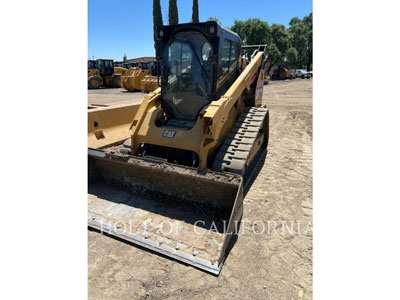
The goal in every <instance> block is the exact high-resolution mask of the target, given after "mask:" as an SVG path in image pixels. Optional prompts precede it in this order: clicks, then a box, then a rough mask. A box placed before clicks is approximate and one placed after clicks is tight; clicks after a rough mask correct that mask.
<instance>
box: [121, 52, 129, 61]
mask: <svg viewBox="0 0 400 300" xmlns="http://www.w3.org/2000/svg"><path fill="white" fill-rule="evenodd" d="M122 60H123V62H126V61H127V60H128V59H127V58H126V54H124V57H123V58H122Z"/></svg>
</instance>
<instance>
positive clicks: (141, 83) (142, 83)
mask: <svg viewBox="0 0 400 300" xmlns="http://www.w3.org/2000/svg"><path fill="white" fill-rule="evenodd" d="M135 64H136V67H132V68H130V69H129V70H128V71H127V72H126V73H125V75H124V76H122V77H121V87H123V88H124V89H125V90H127V91H129V92H135V91H142V92H144V93H149V92H152V91H154V90H155V89H156V88H157V87H158V82H157V68H156V66H155V64H154V62H152V61H149V62H138V63H135Z"/></svg>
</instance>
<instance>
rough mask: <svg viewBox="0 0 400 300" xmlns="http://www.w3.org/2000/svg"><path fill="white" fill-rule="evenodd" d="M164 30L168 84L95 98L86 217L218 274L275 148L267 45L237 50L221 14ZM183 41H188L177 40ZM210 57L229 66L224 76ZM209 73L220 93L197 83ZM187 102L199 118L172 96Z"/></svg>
mask: <svg viewBox="0 0 400 300" xmlns="http://www.w3.org/2000/svg"><path fill="white" fill-rule="evenodd" d="M164 30H165V31H164ZM199 32H202V33H201V35H200V33H199ZM196 35H197V36H196ZM157 36H158V37H159V38H160V39H161V40H162V47H161V48H163V49H165V52H164V53H166V54H165V55H166V57H165V60H164V62H163V63H164V65H163V72H164V73H162V75H163V78H162V80H163V81H162V82H163V85H162V87H157V88H156V89H155V90H153V91H151V92H150V93H149V94H148V95H147V96H146V97H145V98H144V99H143V101H142V103H141V104H139V105H120V106H110V107H96V106H92V107H89V111H88V146H89V149H88V163H89V166H88V170H89V172H88V173H89V174H88V175H89V176H88V177H89V181H88V182H89V185H88V191H89V197H88V198H89V200H88V224H89V226H90V227H92V228H96V229H99V230H102V231H104V230H106V231H107V233H109V234H111V235H115V236H117V237H119V238H122V239H124V240H127V241H130V242H132V243H134V244H138V245H140V246H142V247H144V248H147V249H150V250H153V251H157V252H159V253H162V254H163V255H166V256H170V257H173V258H174V259H177V260H180V261H183V262H185V263H187V264H190V265H192V266H195V267H197V268H201V269H203V270H206V271H208V272H211V273H213V274H219V273H220V271H221V268H222V265H223V263H224V260H225V258H226V256H227V254H228V253H229V251H228V245H229V243H230V242H231V239H232V236H233V235H234V234H236V233H237V231H236V230H237V229H238V227H237V226H238V224H239V223H240V219H241V217H242V214H243V199H244V191H245V190H246V189H247V188H248V186H249V185H250V184H251V178H252V176H254V173H255V172H257V171H256V170H257V167H256V166H257V164H258V162H259V161H260V159H261V158H262V157H263V156H264V155H265V154H266V150H267V144H268V134H269V112H268V110H267V109H266V108H265V107H263V105H262V96H263V86H264V73H265V59H266V50H267V47H266V45H250V46H241V49H242V50H243V51H250V50H254V52H253V54H252V55H251V59H250V60H249V61H247V60H244V59H242V58H241V56H240V55H239V54H241V53H242V52H241V51H239V52H236V53H237V55H233V54H232V53H235V51H236V50H239V49H240V48H239V47H240V38H239V36H238V35H237V34H235V33H233V32H231V31H229V30H228V29H226V28H224V27H222V26H220V25H219V24H218V23H216V22H214V21H210V22H205V23H195V24H192V23H190V24H179V25H171V26H164V27H161V28H157ZM176 37H177V38H176ZM219 38H221V42H220V40H219ZM223 39H226V40H228V43H226V42H225V43H223V41H222V40H223ZM176 40H178V41H179V42H181V41H183V42H182V44H181V45H179V43H178V46H176V44H175V45H174V44H173V42H174V41H176ZM211 43H213V44H212V47H214V50H215V52H214V53H216V54H215V55H212V52H211V51H210V49H211ZM234 47H236V48H234ZM171 48H172V50H173V51H171V53H172V52H174V51H175V54H170V52H169V51H168V49H171ZM235 49H236V50H235ZM197 53H200V55H198V54H197ZM230 57H232V59H230ZM208 66H211V67H212V68H214V70H218V72H219V71H222V73H221V76H222V77H219V78H220V80H219V81H217V80H215V78H216V76H214V77H213V76H212V74H214V75H216V74H217V73H215V72H216V71H213V72H211V71H210V72H209V71H208V69H206V68H208ZM196 72H197V73H196ZM205 74H209V75H208V76H209V77H206V76H207V75H205ZM218 74H220V73H218ZM149 75H150V72H149V73H147V74H145V71H142V70H141V69H138V68H131V69H129V70H128V71H126V72H125V74H124V75H122V76H121V85H122V86H123V87H124V88H125V89H127V90H133V89H135V88H136V89H140V84H141V81H143V79H145V77H146V76H149ZM224 76H225V77H224ZM229 76H230V77H229ZM201 78H206V79H205V80H209V81H207V82H212V81H214V82H213V83H214V84H215V85H213V89H214V91H215V92H209V93H210V94H213V95H218V96H215V97H214V96H213V98H209V97H208V96H207V97H206V95H205V94H204V93H202V91H201V90H199V86H200V83H199V82H200V81H201V80H202V79H201ZM210 78H211V79H210ZM221 78H222V79H221ZM149 79H151V78H149ZM229 79H230V80H231V81H230V80H229ZM135 80H136V81H135ZM188 80H189V81H190V83H189V84H187V81H188ZM149 81H150V80H149ZM169 84H171V86H172V88H171V89H172V93H171V94H169V95H168V89H167V88H168V85H169ZM218 84H221V85H222V84H226V85H225V87H224V88H223V89H222V88H220V89H218V88H217V86H218ZM189 86H190V88H191V89H192V90H193V91H194V92H193V93H192V94H190V93H191V92H190V93H187V91H188V90H189ZM204 86H206V85H204ZM210 86H211V85H209V86H208V87H210ZM175 88H176V89H175ZM174 89H175V90H174ZM192 90H190V91H192ZM210 91H211V88H210ZM219 91H222V92H219ZM163 93H164V94H163ZM185 93H186V94H185ZM192 95H194V96H193V97H192ZM168 96H171V97H170V98H168ZM195 97H197V98H195ZM202 97H203V98H202ZM195 99H197V100H196V101H198V103H196V102H194V101H195ZM211 99H215V100H211ZM205 100H207V102H200V101H205ZM167 101H170V102H167ZM182 101H187V102H185V103H184V104H185V105H186V104H187V105H186V106H184V108H187V109H189V110H192V111H191V112H190V116H191V117H190V118H186V119H185V118H177V117H176V118H174V117H172V116H176V115H177V114H175V111H172V112H171V111H168V110H170V109H171V108H170V107H169V106H168V105H175V108H177V109H181V108H182V106H179V104H180V103H182ZM199 103H206V104H205V105H201V106H200V105H198V104H199ZM196 104H197V107H198V109H197V108H195V109H193V107H195V105H196ZM178 112H179V110H178ZM192 116H193V118H192ZM199 222H200V223H201V222H203V224H202V225H199ZM210 224H214V226H215V227H214V228H213V227H212V226H210ZM164 225H167V226H168V225H169V226H173V228H176V230H172V231H170V230H164V229H165V228H163V226H164ZM169 228H170V229H171V227H169ZM199 231H202V232H203V234H201V235H199V234H196V232H199Z"/></svg>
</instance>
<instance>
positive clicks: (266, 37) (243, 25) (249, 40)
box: [231, 19, 271, 45]
mask: <svg viewBox="0 0 400 300" xmlns="http://www.w3.org/2000/svg"><path fill="white" fill-rule="evenodd" d="M231 30H232V31H234V32H236V33H237V34H238V35H239V36H240V38H241V40H242V43H243V44H245V45H259V44H269V43H270V42H271V28H270V26H269V25H268V22H265V21H262V20H260V19H247V20H246V21H240V20H235V22H234V23H233V26H232V27H231Z"/></svg>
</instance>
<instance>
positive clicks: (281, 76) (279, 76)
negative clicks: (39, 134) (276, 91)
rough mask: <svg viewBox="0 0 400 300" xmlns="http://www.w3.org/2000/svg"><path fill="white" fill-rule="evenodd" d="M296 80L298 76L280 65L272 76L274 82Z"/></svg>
mask: <svg viewBox="0 0 400 300" xmlns="http://www.w3.org/2000/svg"><path fill="white" fill-rule="evenodd" d="M294 78H296V74H294V73H293V72H291V71H290V70H289V69H288V68H286V67H285V66H284V65H279V66H278V68H277V69H276V70H275V72H274V73H273V74H272V79H274V80H285V79H294Z"/></svg>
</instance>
